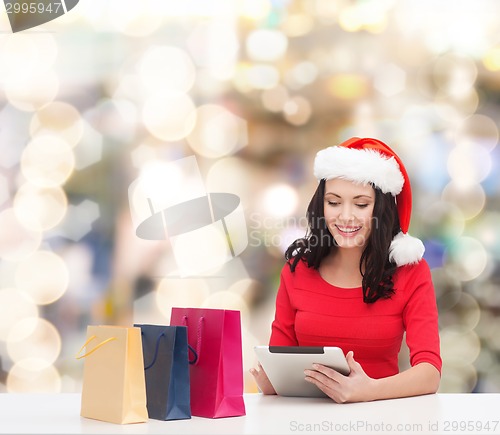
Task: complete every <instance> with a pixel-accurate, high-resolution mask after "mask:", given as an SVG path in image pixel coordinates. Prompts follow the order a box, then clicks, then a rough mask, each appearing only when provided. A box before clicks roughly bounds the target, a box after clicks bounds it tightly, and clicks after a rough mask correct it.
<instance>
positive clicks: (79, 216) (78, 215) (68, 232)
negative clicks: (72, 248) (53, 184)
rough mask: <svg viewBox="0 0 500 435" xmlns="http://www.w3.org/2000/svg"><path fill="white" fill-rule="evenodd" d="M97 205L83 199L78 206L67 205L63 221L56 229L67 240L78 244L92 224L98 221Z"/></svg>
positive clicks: (88, 231)
mask: <svg viewBox="0 0 500 435" xmlns="http://www.w3.org/2000/svg"><path fill="white" fill-rule="evenodd" d="M99 217H100V212H99V205H98V204H97V203H95V202H94V201H91V200H89V199H84V200H83V201H82V202H80V204H78V205H72V204H71V205H69V207H68V211H67V212H66V217H65V219H64V221H63V222H62V223H61V224H60V225H59V227H57V229H58V230H60V231H61V232H62V235H63V236H64V237H66V238H67V239H70V240H73V241H74V242H78V241H79V240H81V239H82V237H84V236H85V235H86V234H88V233H90V231H91V230H92V224H93V223H94V222H95V221H96V220H97V219H99Z"/></svg>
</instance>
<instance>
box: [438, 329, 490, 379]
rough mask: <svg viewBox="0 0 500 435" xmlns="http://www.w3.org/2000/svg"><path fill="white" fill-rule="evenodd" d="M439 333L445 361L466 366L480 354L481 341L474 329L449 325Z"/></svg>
mask: <svg viewBox="0 0 500 435" xmlns="http://www.w3.org/2000/svg"><path fill="white" fill-rule="evenodd" d="M439 335H440V339H441V354H442V357H443V363H446V364H447V365H451V366H455V367H464V366H467V365H469V364H472V363H473V362H474V361H475V360H476V358H477V357H478V356H479V352H480V351H481V342H480V340H479V337H478V336H477V334H476V333H475V332H474V331H467V330H463V329H461V328H460V327H456V326H449V327H446V328H443V329H442V330H441V331H440V333H439ZM443 372H445V370H443Z"/></svg>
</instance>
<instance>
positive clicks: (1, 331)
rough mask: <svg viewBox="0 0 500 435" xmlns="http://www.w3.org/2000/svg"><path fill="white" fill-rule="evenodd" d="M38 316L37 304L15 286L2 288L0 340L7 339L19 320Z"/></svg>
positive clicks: (0, 296) (0, 290)
mask: <svg viewBox="0 0 500 435" xmlns="http://www.w3.org/2000/svg"><path fill="white" fill-rule="evenodd" d="M37 316H38V308H37V306H36V305H35V304H34V303H33V302H32V301H31V300H29V299H28V298H27V297H26V296H25V295H24V294H22V293H21V292H20V291H18V290H17V289H15V288H3V289H0V340H1V341H6V340H7V338H8V336H9V334H10V332H11V330H12V328H13V327H14V325H16V323H17V322H19V321H21V320H24V319H26V318H32V317H37Z"/></svg>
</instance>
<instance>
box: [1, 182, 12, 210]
mask: <svg viewBox="0 0 500 435" xmlns="http://www.w3.org/2000/svg"><path fill="white" fill-rule="evenodd" d="M9 198H10V191H9V183H8V181H7V179H6V178H5V177H4V176H3V175H2V174H0V207H1V206H2V205H3V204H4V203H5V201H7V200H8V199H9Z"/></svg>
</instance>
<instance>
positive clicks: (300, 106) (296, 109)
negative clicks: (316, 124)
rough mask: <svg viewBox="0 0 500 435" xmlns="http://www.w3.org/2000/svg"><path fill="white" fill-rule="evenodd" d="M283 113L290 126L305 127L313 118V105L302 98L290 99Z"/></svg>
mask: <svg viewBox="0 0 500 435" xmlns="http://www.w3.org/2000/svg"><path fill="white" fill-rule="evenodd" d="M283 113H284V115H285V119H286V120H287V121H288V122H289V123H290V124H293V125H303V124H305V123H307V121H309V118H310V117H311V113H312V109H311V103H309V100H307V99H305V98H304V97H300V96H298V97H293V98H290V99H289V100H288V101H287V102H286V103H285V105H284V107H283Z"/></svg>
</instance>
